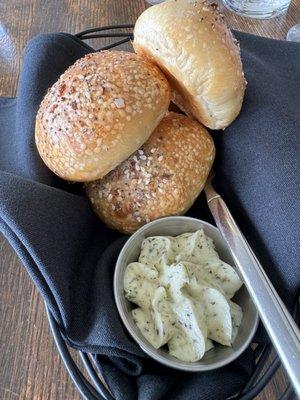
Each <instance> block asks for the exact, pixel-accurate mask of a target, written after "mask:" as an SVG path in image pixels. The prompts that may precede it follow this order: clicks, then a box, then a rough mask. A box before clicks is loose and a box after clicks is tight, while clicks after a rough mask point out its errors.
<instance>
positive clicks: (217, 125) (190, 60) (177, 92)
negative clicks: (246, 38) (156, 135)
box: [133, 0, 246, 129]
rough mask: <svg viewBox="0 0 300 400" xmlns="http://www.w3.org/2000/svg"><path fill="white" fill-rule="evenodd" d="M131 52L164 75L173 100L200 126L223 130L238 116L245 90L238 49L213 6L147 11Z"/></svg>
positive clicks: (174, 1) (178, 2)
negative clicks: (154, 66) (154, 65)
mask: <svg viewBox="0 0 300 400" xmlns="http://www.w3.org/2000/svg"><path fill="white" fill-rule="evenodd" d="M133 47H134V49H135V51H136V52H137V53H138V54H141V55H143V56H146V57H148V58H149V59H150V60H151V61H152V62H155V63H156V64H157V65H158V66H159V67H160V68H161V69H162V71H164V73H165V74H166V76H167V78H168V79H169V82H170V84H171V87H172V101H173V102H174V103H175V104H177V105H178V107H179V108H180V109H181V110H183V111H184V112H185V113H186V114H188V115H190V116H193V117H194V118H196V119H198V121H200V122H201V123H202V124H203V125H205V126H207V127H209V128H211V129H223V128H226V127H227V126H228V125H229V124H230V123H231V122H232V121H233V120H234V119H235V118H236V117H237V115H238V114H239V112H240V110H241V106H242V102H243V98H244V91H245V86H246V85H245V79H244V74H243V67H242V62H241V56H240V49H239V46H238V43H237V41H236V40H235V38H234V37H233V35H232V33H231V31H230V30H229V29H228V28H227V26H226V24H225V23H224V21H223V17H222V15H221V14H219V13H218V11H217V10H216V5H215V4H209V2H205V1H203V0H169V1H166V2H164V3H161V4H157V5H155V6H153V7H150V8H148V9H147V10H145V11H144V12H143V13H142V14H141V15H140V17H139V18H138V20H137V22H136V24H135V28H134V42H133Z"/></svg>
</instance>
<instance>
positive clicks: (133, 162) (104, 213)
mask: <svg viewBox="0 0 300 400" xmlns="http://www.w3.org/2000/svg"><path fill="white" fill-rule="evenodd" d="M214 155H215V148H214V144H213V140H212V138H211V137H210V135H209V133H208V132H207V130H206V129H205V128H204V127H203V126H202V125H200V124H199V123H198V122H197V121H195V120H191V119H189V118H188V117H186V116H185V115H181V114H175V113H169V114H168V115H167V116H166V117H164V118H163V119H162V121H161V122H160V124H159V125H158V127H157V128H156V129H155V131H154V132H153V134H152V135H151V136H150V138H149V139H148V141H147V142H146V143H145V144H144V145H143V146H142V147H141V148H140V149H139V150H138V151H137V152H135V153H134V154H133V155H132V156H131V157H130V158H129V159H128V160H126V161H124V162H123V163H122V164H120V165H119V166H118V167H117V168H116V169H115V170H113V171H111V172H110V173H109V174H108V175H107V176H106V177H105V178H104V179H102V180H99V181H97V182H91V183H89V184H88V185H87V194H88V196H89V198H90V200H91V203H92V206H93V208H94V211H95V212H96V214H97V215H98V216H99V217H100V218H101V219H102V220H103V221H104V222H105V223H106V224H107V225H108V226H110V227H111V228H114V229H117V230H119V231H120V232H123V233H132V232H134V231H135V230H136V229H138V228H139V227H140V226H142V225H143V224H145V223H146V222H149V221H152V220H154V219H157V218H159V217H164V216H168V215H180V214H184V213H185V212H186V211H187V210H188V209H189V208H190V207H191V205H192V204H193V202H194V200H195V199H196V197H197V196H198V194H199V193H200V192H201V190H202V188H203V186H204V184H205V181H206V178H207V175H208V173H209V171H210V169H211V166H212V163H213V160H214Z"/></svg>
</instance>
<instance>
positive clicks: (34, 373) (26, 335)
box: [0, 0, 300, 400]
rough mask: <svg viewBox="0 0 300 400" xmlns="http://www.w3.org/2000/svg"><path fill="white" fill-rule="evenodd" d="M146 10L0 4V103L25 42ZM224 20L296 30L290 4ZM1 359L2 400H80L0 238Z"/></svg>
mask: <svg viewBox="0 0 300 400" xmlns="http://www.w3.org/2000/svg"><path fill="white" fill-rule="evenodd" d="M146 7H147V5H146V3H145V2H144V1H143V0H98V1H96V0H51V1H49V0H1V1H0V96H15V94H16V91H17V82H18V74H19V71H20V67H21V62H22V61H21V60H22V51H23V49H24V46H25V44H26V42H27V41H28V40H29V39H30V38H31V37H33V36H35V35H37V34H39V33H42V32H57V31H65V32H71V33H75V32H78V31H81V30H84V29H86V28H90V27H96V26H101V25H106V24H116V23H129V22H132V23H133V22H134V21H135V20H136V18H137V16H138V15H139V14H140V13H141V12H142V11H143V10H144V9H145V8H146ZM221 8H222V6H221ZM224 14H225V17H226V19H227V22H228V25H229V26H230V27H231V28H234V29H238V30H242V31H246V32H251V33H255V34H257V35H261V36H268V37H273V38H279V39H284V38H285V36H286V33H287V31H288V29H289V28H290V27H291V26H293V25H294V24H295V23H299V22H300V0H295V1H292V4H291V6H290V8H289V10H288V13H287V14H286V15H284V16H282V17H279V18H275V19H272V20H262V21H259V20H250V19H246V18H241V17H239V16H236V15H234V14H232V13H230V12H228V11H226V10H224ZM101 43H104V42H99V41H98V42H95V41H94V42H93V45H95V46H97V47H100V46H101ZM125 48H126V47H125ZM0 351H1V356H0V400H16V399H19V400H25V399H26V400H79V399H80V396H79V395H78V393H77V391H76V389H75V387H74V385H73V384H72V382H71V380H70V378H69V377H68V375H67V373H66V371H65V368H64V366H63V364H62V362H61V360H60V358H59V355H58V353H57V351H56V348H55V345H54V343H53V339H52V337H51V334H50V331H49V327H48V323H47V320H46V317H45V313H44V306H43V301H42V299H41V297H40V296H39V293H38V291H37V289H36V288H35V287H34V286H33V284H32V282H31V280H30V278H29V276H28V275H27V273H26V271H25V270H24V268H23V267H22V265H21V264H20V262H19V260H18V259H17V257H16V255H15V253H14V251H13V250H12V248H11V247H10V246H9V244H8V243H7V241H6V240H5V239H4V238H3V237H1V236H0ZM75 358H76V359H77V360H78V356H77V355H76V354H75ZM79 363H80V362H79ZM285 385H286V378H285V376H284V373H283V371H282V370H280V371H279V372H278V373H277V375H276V379H275V380H274V381H273V382H272V384H270V385H269V386H268V387H267V388H266V389H265V391H264V393H263V394H262V395H260V396H259V399H260V400H274V399H276V398H277V397H278V395H279V394H280V393H282V392H283V390H284V388H285ZM187 400H188V399H187Z"/></svg>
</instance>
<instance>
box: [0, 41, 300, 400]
mask: <svg viewBox="0 0 300 400" xmlns="http://www.w3.org/2000/svg"><path fill="white" fill-rule="evenodd" d="M237 36H238V38H239V39H240V41H241V48H242V55H243V61H244V66H245V72H246V76H247V78H248V81H249V85H248V90H247V94H246V99H245V104H244V107H243V111H242V113H241V115H240V117H239V118H238V119H237V121H236V122H234V123H233V124H232V126H231V127H230V128H228V129H227V130H226V131H225V132H223V133H216V134H215V138H216V142H217V143H218V163H217V167H218V177H219V179H218V184H219V186H220V190H221V193H222V195H224V197H225V199H226V201H227V203H228V205H229V207H230V208H231V211H232V212H233V214H234V216H235V217H236V218H237V220H238V222H239V224H240V226H241V227H242V229H243V231H244V233H245V234H246V236H247V238H248V240H249V242H250V243H251V245H252V246H253V248H254V250H255V251H256V253H257V254H258V256H259V257H260V259H261V260H262V261H263V263H264V266H265V268H266V271H267V272H268V273H269V276H270V278H271V279H272V281H273V283H274V285H275V286H276V288H277V290H278V291H279V292H280V294H281V296H282V298H283V299H284V300H285V302H286V303H287V305H288V306H289V307H291V305H292V302H293V299H294V298H295V297H296V295H297V290H298V288H299V283H300V272H299V267H298V259H299V246H298V244H297V242H298V240H299V225H298V223H299V174H298V170H299V139H298V137H299V136H298V135H299V127H300V126H299V123H300V118H299V117H300V112H299V111H300V110H299V104H300V97H299V95H300V87H299V83H300V79H299V78H300V77H299V65H300V46H299V45H297V44H294V43H284V42H278V41H273V40H270V39H262V38H257V37H254V36H249V35H246V34H240V33H238V34H237ZM90 51H91V48H89V47H88V46H86V45H84V44H82V43H81V42H80V41H78V40H77V39H76V38H74V37H73V36H71V35H68V34H63V33H60V34H48V35H42V36H38V37H36V38H34V39H33V40H32V41H31V42H29V44H28V46H27V47H26V50H25V53H24V59H23V68H22V72H21V76H20V82H19V90H18V96H17V99H4V98H2V99H0V188H1V190H0V229H1V231H2V232H3V233H4V235H5V236H6V238H7V239H8V240H9V241H10V243H11V245H12V246H13V247H14V249H15V250H16V252H17V254H18V255H19V257H20V259H21V261H22V263H23V264H24V266H25V267H26V269H27V271H28V272H29V274H30V276H31V277H32V279H33V281H34V283H35V284H36V285H37V287H38V288H39V290H40V292H41V294H42V295H43V297H44V299H45V300H46V302H47V304H48V306H49V307H50V309H51V311H52V313H53V315H54V317H55V319H56V320H57V322H58V323H59V325H60V328H61V330H62V331H63V332H64V335H65V337H66V340H67V342H68V343H69V344H70V345H71V346H73V347H75V348H77V349H81V350H83V351H86V352H91V353H93V354H95V358H96V360H97V362H98V366H99V368H100V369H101V371H102V373H103V375H104V377H105V379H106V380H107V382H108V384H109V386H110V388H111V390H112V392H113V394H114V395H115V397H116V398H117V399H122V400H123V399H124V400H132V399H139V400H158V399H172V400H173V399H174V400H179V399H185V400H187V399H188V400H193V399H211V398H214V399H216V400H217V399H224V398H225V397H227V396H229V395H231V394H233V393H235V392H236V391H238V390H239V389H241V388H242V387H243V385H244V384H245V382H246V381H247V378H248V377H249V374H250V373H251V370H252V368H253V362H254V360H253V353H252V351H251V350H250V349H248V350H247V351H246V352H245V353H244V354H243V355H242V356H241V357H240V358H239V359H238V360H237V361H235V362H234V363H232V364H230V365H229V366H227V367H226V368H222V369H220V370H217V371H211V372H208V373H198V374H188V373H182V372H176V371H174V370H170V369H168V368H165V367H163V366H161V365H159V364H157V363H156V362H154V361H152V360H150V359H149V358H148V357H147V356H146V355H145V354H144V353H143V352H142V351H141V349H140V348H139V347H138V346H137V345H136V344H135V343H134V342H133V341H132V340H131V338H130V337H129V335H128V334H127V332H126V331H125V329H124V328H123V326H122V323H121V322H120V319H119V317H118V314H117V310H116V307H115V304H114V300H113V291H112V276H113V270H114V264H115V260H116V257H117V255H118V252H119V251H120V248H121V247H122V245H123V243H124V241H125V240H126V238H124V237H120V235H119V234H118V233H116V232H114V231H112V230H110V229H108V228H107V227H106V226H105V225H104V224H102V223H101V222H100V221H99V220H97V218H96V217H95V216H94V214H93V213H92V211H91V209H90V206H89V203H88V201H87V199H86V198H85V197H84V196H83V194H82V187H81V185H77V184H68V183H66V182H64V181H62V180H60V179H59V178H57V177H55V176H54V175H53V174H52V173H51V172H50V171H49V170H48V169H47V168H46V167H45V165H44V164H43V163H42V161H41V160H40V158H39V156H38V154H37V151H36V149H35V145H34V120H35V115H36V112H37V108H38V105H39V103H40V101H41V99H42V97H43V95H44V94H45V92H46V89H47V88H48V87H49V86H50V85H51V84H52V83H53V82H55V81H56V80H57V78H58V76H59V75H60V74H61V73H62V72H63V71H64V70H65V69H66V68H67V67H68V66H69V65H70V64H72V63H73V62H74V61H75V60H76V59H77V58H79V57H81V56H83V55H84V54H86V53H88V52H90ZM189 214H190V215H193V216H197V217H199V218H204V219H206V220H208V219H210V218H211V217H210V216H209V213H208V210H207V207H206V206H205V202H204V200H203V197H202V196H200V198H199V199H198V201H197V202H196V204H195V205H194V206H193V208H192V209H191V211H190V213H189ZM210 220H211V219H210Z"/></svg>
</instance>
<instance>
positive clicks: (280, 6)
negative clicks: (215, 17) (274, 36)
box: [223, 0, 291, 19]
mask: <svg viewBox="0 0 300 400" xmlns="http://www.w3.org/2000/svg"><path fill="white" fill-rule="evenodd" d="M290 3H291V0H223V4H224V5H225V7H226V8H228V9H229V10H230V11H233V12H235V13H236V14H239V15H241V16H244V17H251V18H260V19H265V18H273V17H278V16H279V15H281V14H284V13H285V12H286V11H287V9H288V8H289V5H290Z"/></svg>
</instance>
